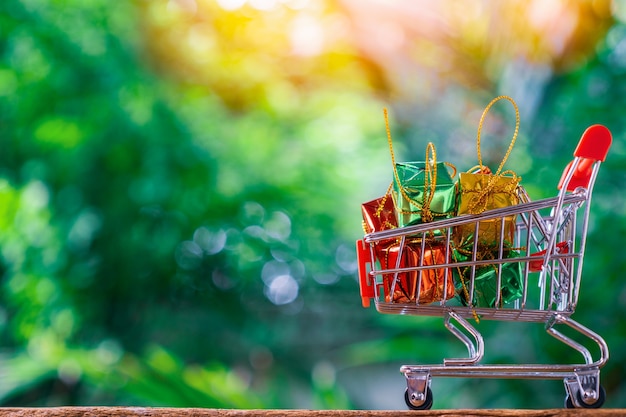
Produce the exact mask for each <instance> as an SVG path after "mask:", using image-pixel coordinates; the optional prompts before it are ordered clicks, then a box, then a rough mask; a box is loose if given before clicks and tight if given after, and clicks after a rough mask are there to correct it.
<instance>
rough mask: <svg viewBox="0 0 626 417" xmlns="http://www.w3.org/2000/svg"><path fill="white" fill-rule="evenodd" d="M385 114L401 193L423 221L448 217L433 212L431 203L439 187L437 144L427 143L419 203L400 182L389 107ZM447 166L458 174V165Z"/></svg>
mask: <svg viewBox="0 0 626 417" xmlns="http://www.w3.org/2000/svg"><path fill="white" fill-rule="evenodd" d="M383 112H384V115H385V128H386V130H387V142H388V143H389V153H390V154H391V165H392V167H393V175H394V178H395V180H396V183H397V184H398V188H399V189H400V194H401V195H402V197H404V198H405V199H406V200H407V201H408V202H409V204H410V205H412V206H414V207H416V208H417V209H418V210H419V212H420V214H421V216H422V222H423V223H428V222H432V221H433V220H434V219H435V216H438V217H446V216H447V215H449V214H450V213H433V212H432V210H431V209H430V203H431V202H432V200H433V197H434V195H435V190H436V188H437V151H436V150H435V145H433V143H432V142H428V144H427V145H426V160H425V163H424V165H425V175H424V199H423V201H422V203H421V204H420V203H418V202H417V201H415V200H414V199H412V198H411V197H409V195H408V194H407V192H406V190H405V189H404V187H403V186H402V183H401V182H400V176H399V175H398V169H397V168H396V157H395V154H394V152H393V142H392V140H391V129H390V128H389V115H388V113H387V109H383ZM445 165H446V166H448V167H449V168H451V169H452V170H453V174H452V175H451V176H452V177H454V176H455V175H456V167H455V166H454V165H452V164H450V163H447V162H446V163H445ZM400 212H401V213H402V214H413V213H415V212H413V211H409V212H406V211H404V210H400Z"/></svg>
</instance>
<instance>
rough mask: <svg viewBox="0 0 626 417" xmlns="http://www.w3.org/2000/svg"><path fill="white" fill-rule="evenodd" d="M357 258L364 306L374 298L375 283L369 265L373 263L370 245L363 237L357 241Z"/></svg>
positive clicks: (368, 304)
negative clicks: (371, 277) (370, 274)
mask: <svg viewBox="0 0 626 417" xmlns="http://www.w3.org/2000/svg"><path fill="white" fill-rule="evenodd" d="M356 259H357V263H358V265H359V288H360V290H361V303H362V304H363V307H365V308H367V307H369V306H370V298H374V296H375V295H374V283H373V282H372V280H371V279H370V276H369V268H368V266H369V265H370V263H371V260H370V251H369V245H367V244H366V243H365V242H364V241H363V239H360V240H357V241H356Z"/></svg>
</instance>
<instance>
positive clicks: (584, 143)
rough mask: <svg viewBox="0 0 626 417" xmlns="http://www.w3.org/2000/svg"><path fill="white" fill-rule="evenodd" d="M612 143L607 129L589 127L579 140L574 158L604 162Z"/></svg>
mask: <svg viewBox="0 0 626 417" xmlns="http://www.w3.org/2000/svg"><path fill="white" fill-rule="evenodd" d="M612 142H613V137H612V136H611V131H610V130H609V129H608V128H607V127H605V126H602V125H593V126H590V127H588V128H587V130H585V132H584V133H583V136H582V137H581V138H580V142H578V146H577V147H576V150H575V151H574V156H578V157H581V158H588V159H591V160H593V161H602V162H604V160H605V159H606V155H607V154H608V152H609V148H610V147H611V143H612Z"/></svg>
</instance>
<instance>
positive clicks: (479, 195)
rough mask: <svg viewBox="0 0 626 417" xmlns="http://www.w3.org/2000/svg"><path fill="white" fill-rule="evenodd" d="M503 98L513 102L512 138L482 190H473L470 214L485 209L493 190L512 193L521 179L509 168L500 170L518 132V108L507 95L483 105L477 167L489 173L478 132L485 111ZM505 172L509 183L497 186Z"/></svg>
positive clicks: (477, 144)
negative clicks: (508, 175)
mask: <svg viewBox="0 0 626 417" xmlns="http://www.w3.org/2000/svg"><path fill="white" fill-rule="evenodd" d="M503 99H505V100H508V101H510V102H511V104H513V108H514V109H515V131H514V132H513V138H512V139H511V143H510V144H509V147H508V149H507V151H506V153H505V155H504V158H503V159H502V162H500V165H499V166H498V170H497V171H496V172H495V173H494V174H492V175H491V177H489V180H488V181H487V184H486V185H485V186H484V187H483V189H482V190H480V191H473V192H474V193H476V195H474V196H473V197H472V199H471V201H470V204H469V206H468V210H469V212H470V213H471V214H480V213H482V212H483V211H485V210H486V209H487V197H488V196H489V195H491V194H493V193H494V192H502V193H510V194H513V193H514V192H515V188H517V182H519V181H520V180H521V178H520V177H518V176H517V174H515V173H514V172H513V171H510V170H508V171H504V172H503V171H502V168H503V167H504V163H505V162H506V161H507V159H508V158H509V155H510V154H511V151H512V150H513V146H514V145H515V140H516V139H517V134H518V132H519V121H520V117H519V109H518V107H517V104H516V103H515V100H513V99H512V98H511V97H509V96H498V97H496V98H494V99H493V100H491V102H490V103H489V104H488V105H487V107H485V110H484V111H483V114H482V115H481V116H480V122H479V123H478V132H477V135H476V151H477V154H478V168H479V169H480V173H485V174H489V173H490V170H489V168H488V167H486V166H484V165H483V160H482V155H481V153H480V134H481V132H482V128H483V123H484V121H485V117H486V116H487V113H488V112H489V110H490V109H491V107H492V106H493V105H494V104H495V103H496V102H497V101H499V100H503ZM475 168H477V167H474V168H472V170H471V171H473V170H474V169H475ZM505 174H510V175H511V176H512V181H511V183H510V184H507V185H504V186H500V187H497V186H496V182H497V181H498V179H499V178H500V177H504V175H505ZM470 192H471V191H470Z"/></svg>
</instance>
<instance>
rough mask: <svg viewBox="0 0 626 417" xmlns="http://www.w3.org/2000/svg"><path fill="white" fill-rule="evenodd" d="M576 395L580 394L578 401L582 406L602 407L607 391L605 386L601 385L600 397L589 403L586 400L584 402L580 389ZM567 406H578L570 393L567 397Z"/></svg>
mask: <svg viewBox="0 0 626 417" xmlns="http://www.w3.org/2000/svg"><path fill="white" fill-rule="evenodd" d="M576 395H578V403H579V404H580V408H600V407H602V406H603V405H604V401H606V391H605V390H604V387H603V386H602V385H600V392H598V399H597V400H596V402H595V403H593V404H587V403H586V402H584V401H583V399H582V396H581V395H580V391H579V392H578V393H576ZM565 408H576V405H575V404H574V402H573V401H572V398H571V397H570V396H569V395H568V396H567V397H565Z"/></svg>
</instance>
